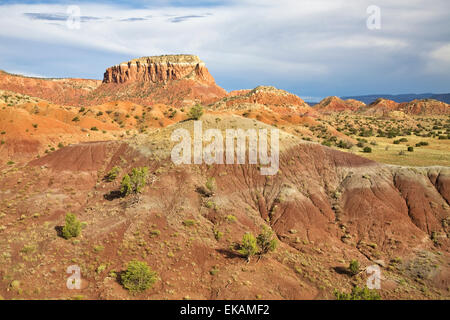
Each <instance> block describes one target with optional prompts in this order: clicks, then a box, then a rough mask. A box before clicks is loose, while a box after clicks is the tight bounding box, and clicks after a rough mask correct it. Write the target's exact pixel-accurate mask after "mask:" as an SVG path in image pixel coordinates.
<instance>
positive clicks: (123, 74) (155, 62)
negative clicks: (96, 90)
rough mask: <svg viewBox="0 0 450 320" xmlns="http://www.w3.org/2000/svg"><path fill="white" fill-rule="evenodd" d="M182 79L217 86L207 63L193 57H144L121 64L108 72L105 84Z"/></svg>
mask: <svg viewBox="0 0 450 320" xmlns="http://www.w3.org/2000/svg"><path fill="white" fill-rule="evenodd" d="M181 79H190V80H194V81H196V82H198V83H201V84H204V85H215V81H214V78H213V77H212V76H211V74H210V73H209V71H208V69H207V68H206V65H205V63H204V62H203V61H201V60H200V59H199V57H197V56H192V55H169V56H158V57H144V58H139V59H134V60H131V61H128V62H125V63H121V64H119V65H116V66H113V67H111V68H108V69H107V70H106V72H105V74H104V78H103V83H132V82H140V81H144V82H153V83H160V82H162V83H166V82H168V81H171V80H181Z"/></svg>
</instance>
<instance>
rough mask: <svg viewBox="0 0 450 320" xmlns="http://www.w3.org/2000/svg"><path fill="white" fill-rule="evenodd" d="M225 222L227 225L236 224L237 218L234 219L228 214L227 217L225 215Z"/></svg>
mask: <svg viewBox="0 0 450 320" xmlns="http://www.w3.org/2000/svg"><path fill="white" fill-rule="evenodd" d="M225 220H226V221H227V222H228V223H233V222H236V221H237V218H236V217H235V216H233V215H232V214H229V215H227V216H226V217H225Z"/></svg>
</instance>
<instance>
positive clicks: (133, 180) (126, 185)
mask: <svg viewBox="0 0 450 320" xmlns="http://www.w3.org/2000/svg"><path fill="white" fill-rule="evenodd" d="M147 175H148V168H147V167H142V168H133V170H131V174H130V175H128V174H126V175H125V176H124V177H123V178H122V183H121V186H120V192H121V193H122V195H123V196H124V197H126V196H128V195H130V194H132V193H133V194H138V193H140V192H141V191H142V189H143V188H144V187H145V185H146V183H147Z"/></svg>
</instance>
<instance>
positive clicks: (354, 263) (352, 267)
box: [348, 259, 359, 275]
mask: <svg viewBox="0 0 450 320" xmlns="http://www.w3.org/2000/svg"><path fill="white" fill-rule="evenodd" d="M348 269H349V270H350V272H351V273H352V274H353V275H356V274H358V273H359V262H358V260H355V259H353V260H352V261H351V262H350V265H349V266H348Z"/></svg>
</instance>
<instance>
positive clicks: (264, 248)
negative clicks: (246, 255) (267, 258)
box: [256, 225, 278, 254]
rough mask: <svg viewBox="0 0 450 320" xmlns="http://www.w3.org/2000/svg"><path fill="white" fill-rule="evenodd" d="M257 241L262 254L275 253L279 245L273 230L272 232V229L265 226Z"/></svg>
mask: <svg viewBox="0 0 450 320" xmlns="http://www.w3.org/2000/svg"><path fill="white" fill-rule="evenodd" d="M256 240H257V243H258V246H259V248H260V250H261V251H260V253H261V254H266V253H268V252H269V251H275V249H276V248H277V245H278V242H277V240H276V239H273V232H272V230H270V228H269V227H267V226H265V225H264V226H263V227H262V232H261V233H260V234H259V235H258V237H257V238H256Z"/></svg>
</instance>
